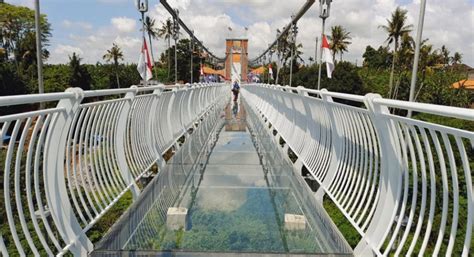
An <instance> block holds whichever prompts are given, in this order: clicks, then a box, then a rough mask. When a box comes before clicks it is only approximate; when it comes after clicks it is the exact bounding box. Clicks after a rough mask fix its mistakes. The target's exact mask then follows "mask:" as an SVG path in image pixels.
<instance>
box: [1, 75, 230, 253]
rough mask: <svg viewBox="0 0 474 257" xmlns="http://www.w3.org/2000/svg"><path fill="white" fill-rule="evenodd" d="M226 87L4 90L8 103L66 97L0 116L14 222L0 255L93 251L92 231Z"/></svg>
mask: <svg viewBox="0 0 474 257" xmlns="http://www.w3.org/2000/svg"><path fill="white" fill-rule="evenodd" d="M167 89H172V90H171V91H169V90H167ZM227 93H228V91H227V88H226V87H225V85H224V84H194V85H183V86H181V85H179V86H176V87H172V88H166V87H165V86H163V85H159V86H154V87H147V88H138V87H135V86H134V87H131V88H124V89H113V90H98V91H82V90H81V89H77V88H74V89H68V90H66V92H64V93H52V94H41V95H23V96H2V97H0V106H15V105H24V104H30V105H32V104H36V103H40V102H49V103H50V104H49V105H50V106H51V105H54V104H55V103H56V104H57V106H56V107H52V108H48V109H44V110H39V111H37V110H32V111H26V112H19V113H13V114H9V115H5V116H0V138H1V139H2V141H1V142H2V148H1V149H0V160H1V163H0V165H1V171H2V172H1V174H2V179H3V181H2V182H3V187H2V188H1V189H0V193H1V195H2V196H3V198H4V201H3V202H2V203H1V204H2V205H3V206H2V207H1V208H0V209H4V210H5V211H4V213H2V216H3V215H4V218H5V222H6V223H8V228H9V233H8V234H4V235H1V234H0V252H1V253H2V254H3V255H5V256H7V255H9V254H12V255H16V254H19V255H22V256H26V255H63V254H65V253H68V252H70V253H72V254H74V255H77V256H83V255H87V254H88V253H90V251H92V250H93V246H92V243H91V242H90V240H89V239H88V238H87V236H86V232H87V231H88V230H89V229H90V228H91V227H92V226H93V225H94V224H95V223H96V222H97V221H98V220H99V219H100V218H101V217H103V216H104V215H105V214H106V213H107V211H108V210H109V209H110V208H111V207H113V206H114V204H115V203H117V201H118V200H119V199H120V198H121V197H122V196H123V195H124V194H125V193H126V192H127V191H129V190H131V191H132V193H133V194H134V196H137V195H138V194H139V193H140V189H139V188H138V187H137V184H136V182H137V181H138V180H139V179H140V178H141V177H142V176H143V175H144V174H145V173H146V172H147V171H149V170H150V169H151V168H152V166H154V165H156V164H158V165H159V166H162V165H165V162H164V160H163V158H162V155H163V154H164V153H165V152H166V151H167V150H168V149H169V148H170V147H172V146H173V145H174V144H175V143H176V142H177V140H178V139H179V138H180V137H181V136H183V135H184V134H186V133H187V131H188V129H189V128H193V127H194V126H196V125H197V124H198V123H200V122H201V119H202V117H203V116H205V115H206V114H207V113H208V112H209V111H210V110H211V109H213V108H214V107H215V106H216V104H218V103H220V102H222V99H223V97H224V95H225V94H227ZM104 97H105V98H106V99H103V98H104ZM86 98H87V99H88V101H87V103H83V100H84V99H86ZM190 103H192V104H193V106H192V109H191V110H192V113H189V110H190V109H189V106H188V105H189V104H190ZM12 109H13V108H10V110H12ZM32 109H34V107H32ZM4 140H6V142H7V144H6V145H3V141H4Z"/></svg>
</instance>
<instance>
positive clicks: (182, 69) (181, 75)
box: [158, 39, 201, 83]
mask: <svg viewBox="0 0 474 257" xmlns="http://www.w3.org/2000/svg"><path fill="white" fill-rule="evenodd" d="M189 46H190V41H189V39H182V40H180V41H179V42H178V48H177V49H178V51H177V58H178V81H183V82H184V83H188V82H190V80H191V51H190V47H189ZM174 51H175V46H172V47H171V48H168V49H167V50H166V51H165V52H164V53H162V55H161V58H160V61H161V63H167V60H166V58H167V57H166V56H168V54H171V55H172V56H173V58H172V59H173V60H171V63H170V67H171V73H170V74H169V77H170V79H169V80H168V81H167V82H174V81H175V79H174V67H175V65H174ZM200 63H201V58H200V57H199V55H197V54H196V53H194V54H193V81H194V82H196V81H199V75H200V73H199V69H200ZM158 73H159V76H160V77H159V78H160V79H162V77H161V76H163V75H164V71H159V72H158Z"/></svg>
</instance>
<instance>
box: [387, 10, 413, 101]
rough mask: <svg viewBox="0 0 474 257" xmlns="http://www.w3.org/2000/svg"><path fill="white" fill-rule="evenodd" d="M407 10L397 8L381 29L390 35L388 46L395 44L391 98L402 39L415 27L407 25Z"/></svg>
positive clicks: (390, 85) (390, 88) (391, 75)
mask: <svg viewBox="0 0 474 257" xmlns="http://www.w3.org/2000/svg"><path fill="white" fill-rule="evenodd" d="M406 23H407V10H404V9H402V8H400V7H397V9H396V10H395V12H393V13H392V17H391V19H387V25H382V26H380V28H382V29H384V30H385V32H387V34H388V38H387V42H388V44H392V43H393V58H392V69H391V72H390V84H389V94H388V95H389V97H391V95H392V88H393V77H394V73H395V63H396V62H397V60H398V46H399V41H400V37H402V36H403V34H406V33H410V32H411V31H412V28H413V26H412V25H407V24H406Z"/></svg>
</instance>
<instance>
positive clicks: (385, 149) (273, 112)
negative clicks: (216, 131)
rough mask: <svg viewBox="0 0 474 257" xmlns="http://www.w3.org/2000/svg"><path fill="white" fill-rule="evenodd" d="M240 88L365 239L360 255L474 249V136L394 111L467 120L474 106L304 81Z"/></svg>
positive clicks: (465, 253)
mask: <svg viewBox="0 0 474 257" xmlns="http://www.w3.org/2000/svg"><path fill="white" fill-rule="evenodd" d="M242 88H243V90H242V93H243V97H244V98H245V99H246V101H247V102H248V104H249V105H250V106H251V108H252V109H253V111H255V112H256V113H258V114H259V115H258V116H259V117H261V118H262V122H264V123H266V125H265V127H266V128H269V130H271V131H272V132H274V131H276V133H277V134H276V142H277V143H278V142H281V141H280V139H282V140H284V142H285V143H286V144H285V146H284V149H283V151H285V152H286V151H287V150H286V148H290V149H291V150H292V151H293V152H294V153H295V155H296V156H297V157H298V160H297V161H296V162H295V167H296V168H298V169H301V168H302V167H303V166H305V167H306V168H307V170H308V171H309V172H310V173H311V175H312V176H313V178H314V179H315V180H316V181H317V182H318V183H319V185H320V189H319V191H318V192H317V193H316V197H317V198H318V199H319V200H320V201H322V199H323V196H324V195H327V196H328V197H330V198H331V199H332V201H333V202H334V203H335V204H336V206H337V207H338V208H339V209H340V211H341V212H342V213H343V214H344V215H345V217H346V218H347V219H348V220H349V222H350V223H351V224H352V226H353V227H354V228H355V229H356V230H357V231H358V232H359V234H360V235H361V236H362V240H361V242H360V243H359V245H358V246H357V247H356V248H355V250H354V252H355V254H356V255H359V256H367V255H374V254H375V255H379V256H386V255H389V254H395V255H396V256H398V255H408V256H410V255H414V254H417V255H438V254H443V255H445V254H446V255H448V256H449V255H451V254H454V250H456V253H457V254H462V255H463V256H468V255H469V254H472V253H471V252H470V251H471V250H470V247H471V245H470V244H471V240H472V229H473V220H474V203H473V198H474V195H473V188H472V166H473V164H474V132H473V131H467V130H462V129H457V128H451V127H447V126H443V125H439V124H434V123H429V122H425V121H420V120H416V119H411V118H405V117H400V116H396V115H393V114H390V112H389V110H388V108H389V107H390V108H398V109H404V110H412V111H417V112H422V113H430V114H434V115H439V116H447V117H453V118H457V119H462V120H466V121H472V120H473V117H474V110H470V109H462V108H454V107H445V106H437V105H430V104H421V103H410V102H404V101H395V100H388V99H383V98H381V97H380V96H379V95H374V94H369V95H366V96H356V95H349V94H341V93H334V92H328V91H327V90H321V91H318V90H311V89H306V88H303V87H298V88H288V87H281V86H274V85H248V86H244V87H242ZM295 92H297V94H295ZM308 94H313V95H316V97H311V96H309V95H308ZM335 98H338V99H340V100H349V101H355V102H359V103H360V104H361V106H360V107H354V106H350V105H346V104H344V103H339V102H334V101H333V99H335ZM455 248H456V249H455Z"/></svg>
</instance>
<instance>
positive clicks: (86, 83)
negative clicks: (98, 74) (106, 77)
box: [69, 53, 92, 90]
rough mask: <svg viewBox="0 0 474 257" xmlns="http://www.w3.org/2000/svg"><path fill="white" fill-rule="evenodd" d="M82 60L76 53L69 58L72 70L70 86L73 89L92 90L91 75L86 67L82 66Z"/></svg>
mask: <svg viewBox="0 0 474 257" xmlns="http://www.w3.org/2000/svg"><path fill="white" fill-rule="evenodd" d="M81 60H82V59H81V58H79V56H78V55H76V53H73V54H72V56H70V57H69V67H70V69H71V73H70V77H69V85H70V86H71V87H80V88H82V89H83V90H90V89H91V80H92V78H91V75H90V74H89V72H88V71H87V69H86V67H85V66H84V65H81Z"/></svg>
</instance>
